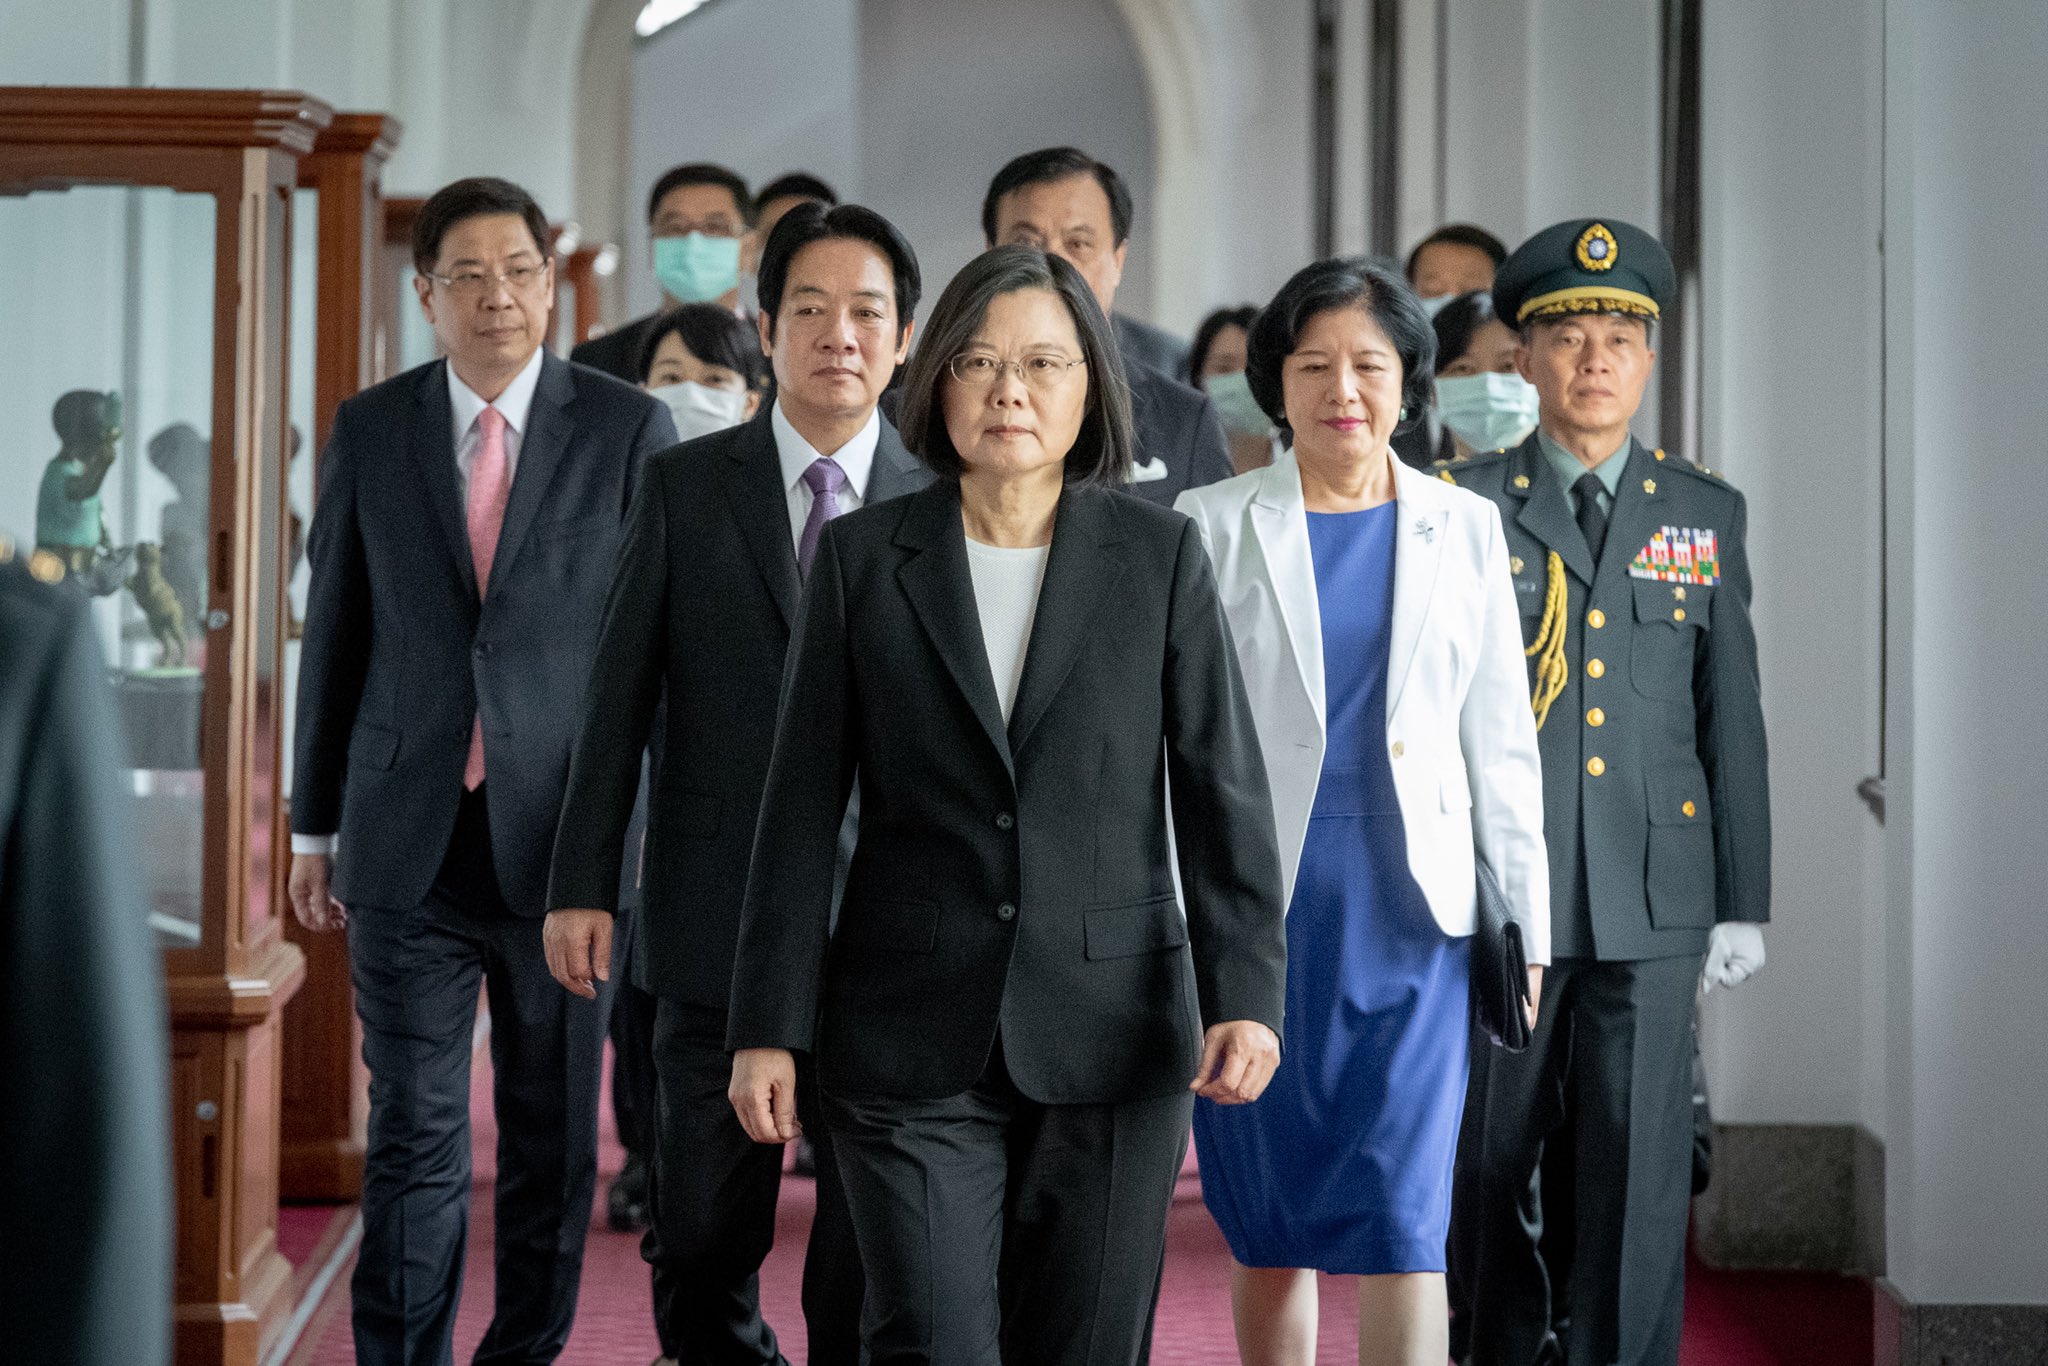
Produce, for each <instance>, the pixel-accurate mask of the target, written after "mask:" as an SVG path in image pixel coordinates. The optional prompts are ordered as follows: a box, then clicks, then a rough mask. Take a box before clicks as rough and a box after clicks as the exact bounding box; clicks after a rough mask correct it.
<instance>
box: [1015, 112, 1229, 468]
mask: <svg viewBox="0 0 2048 1366" xmlns="http://www.w3.org/2000/svg"><path fill="white" fill-rule="evenodd" d="M1131 217H1132V209H1131V192H1130V190H1129V188H1128V187H1126V186H1125V185H1124V182H1123V178H1122V177H1121V176H1119V175H1117V173H1116V172H1115V171H1113V170H1111V169H1110V168H1109V167H1107V166H1105V165H1103V164H1102V163H1101V162H1099V161H1097V160H1096V159H1095V158H1093V157H1091V156H1089V155H1088V154H1087V153H1086V152H1082V151H1078V150H1076V149H1075V148H1072V147H1047V148H1045V149H1043V150H1042V151H1037V152H1026V153H1025V154H1024V155H1023V156H1020V157H1017V158H1016V159H1014V160H1012V161H1011V162H1009V163H1008V164H1007V165H1005V166H1004V167H1003V169H1002V170H1000V171H997V172H996V176H995V179H994V180H992V181H990V182H989V187H988V194H987V195H986V196H985V197H984V198H983V199H982V203H981V231H982V236H983V237H984V238H985V239H986V241H987V243H988V245H989V246H991V247H998V246H1002V247H1036V248H1038V249H1039V250H1040V251H1046V252H1051V253H1052V254H1053V255H1055V256H1058V257H1061V258H1063V259H1064V260H1065V261H1066V262H1067V263H1068V264H1069V265H1071V266H1073V267H1074V269H1076V270H1078V271H1080V272H1081V277H1082V278H1083V279H1085V280H1086V281H1087V282H1088V287H1089V288H1090V289H1092V290H1093V291H1094V292H1095V301H1096V302H1097V303H1099V304H1101V305H1102V312H1103V314H1104V315H1105V316H1108V317H1112V318H1114V319H1115V326H1116V331H1117V349H1118V350H1119V351H1120V352H1121V353H1122V358H1123V363H1124V375H1125V377H1126V378H1128V379H1129V381H1130V385H1131V426H1132V428H1133V430H1135V431H1136V432H1137V436H1138V460H1137V464H1136V466H1135V468H1134V469H1133V470H1132V473H1131V492H1133V493H1135V494H1137V495H1139V496H1140V497H1143V498H1148V499H1150V500H1151V501H1153V502H1155V503H1158V504H1160V505H1162V506H1164V507H1172V506H1173V500H1174V499H1176V498H1178V497H1179V496H1180V495H1181V494H1182V492H1184V491H1185V490H1187V489H1192V488H1200V487H1201V486H1202V485H1204V484H1213V483H1215V482H1216V481H1217V480H1219V479H1228V478H1230V476H1231V475H1232V474H1233V473H1234V472H1235V471H1234V469H1233V468H1232V466H1231V463H1230V445H1229V442H1228V441H1227V440H1225V438H1224V435H1223V423H1222V421H1221V419H1219V418H1218V417H1217V416H1216V407H1215V405H1214V404H1213V403H1211V402H1210V401H1209V397H1208V395H1206V394H1202V393H1198V392H1197V391H1195V390H1193V389H1190V388H1188V387H1187V386H1186V385H1185V384H1182V383H1180V382H1179V381H1178V380H1175V379H1174V378H1173V377H1172V376H1171V375H1169V374H1167V373H1166V372H1165V371H1163V370H1160V369H1157V368H1155V367H1154V366H1153V365H1151V364H1148V363H1147V362H1146V361H1145V360H1144V359H1143V355H1144V354H1145V353H1146V352H1147V351H1151V350H1154V347H1153V345H1152V342H1153V341H1155V340H1156V335H1155V334H1156V329H1152V328H1142V327H1134V326H1133V325H1132V324H1131V322H1130V321H1129V320H1127V319H1124V318H1120V317H1116V315H1115V314H1113V313H1112V312H1111V310H1112V309H1113V308H1114V307H1115V305H1116V291H1117V286H1118V285H1119V284H1121V283H1122V281H1123V277H1124V258H1125V255H1126V254H1127V253H1128V252H1129V250H1130V245H1131V243H1130V238H1131Z"/></svg>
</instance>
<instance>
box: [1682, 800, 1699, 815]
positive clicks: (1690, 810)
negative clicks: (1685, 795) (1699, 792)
mask: <svg viewBox="0 0 2048 1366" xmlns="http://www.w3.org/2000/svg"><path fill="white" fill-rule="evenodd" d="M1678 809H1679V810H1680V811H1683V812H1684V813H1685V814H1686V817H1687V818H1688V819H1690V818H1691V817H1693V816H1695V815H1697V814H1699V808H1698V807H1696V806H1694V805H1693V804H1692V803H1691V802H1687V803H1686V804H1685V805H1684V806H1681V807H1679V808H1678Z"/></svg>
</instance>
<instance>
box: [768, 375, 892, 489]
mask: <svg viewBox="0 0 2048 1366" xmlns="http://www.w3.org/2000/svg"><path fill="white" fill-rule="evenodd" d="M769 426H770V427H771V428H773V430H774V432H775V453H776V455H778V456H779V457H781V460H782V490H783V492H784V493H789V492H793V491H794V490H795V488H796V485H797V481H798V480H800V479H802V478H803V477H804V471H805V470H807V469H809V468H810V467H811V465H812V464H813V463H815V462H816V461H818V460H820V459H823V456H822V455H821V454H820V453H819V451H818V449H817V448H816V447H815V446H813V445H811V443H810V442H808V441H806V440H804V438H803V434H802V433H801V432H799V431H797V429H796V427H795V425H794V424H792V423H791V422H790V420H789V419H788V418H787V417H785V416H784V415H783V412H782V401H781V400H780V399H777V400H776V402H775V411H774V413H773V414H772V415H771V417H770V418H769ZM881 439H882V415H881V414H880V413H879V412H876V411H870V412H869V413H868V421H867V425H866V426H865V427H862V428H861V429H860V430H859V431H858V432H856V433H855V434H854V437H853V439H852V440H851V441H848V442H847V443H846V444H845V445H844V446H841V447H840V448H839V449H838V450H836V451H834V452H832V460H833V463H834V464H836V465H838V466H839V468H840V469H841V470H844V471H845V472H846V484H847V487H848V488H850V489H852V490H853V495H854V497H856V498H859V499H860V500H861V501H863V502H865V501H867V496H868V476H869V475H870V474H872V473H873V472H874V468H875V447H876V445H877V444H878V443H880V441H881Z"/></svg>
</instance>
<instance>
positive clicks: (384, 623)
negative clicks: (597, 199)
mask: <svg viewBox="0 0 2048 1366" xmlns="http://www.w3.org/2000/svg"><path fill="white" fill-rule="evenodd" d="M546 243H547V219H546V218H545V217H544V216H543V215H542V213H541V211H540V207H539V206H538V205H536V204H535V203H534V202H533V199H532V198H531V197H530V196H529V195H528V194H527V193H526V192H525V191H524V190H522V189H520V188H519V187H518V186H516V185H513V184H510V183H509V182H506V181H503V180H492V179H476V180H462V181H457V182H456V183H455V184H453V185H450V186H448V187H447V188H445V189H443V190H441V191H440V192H439V193H437V194H435V195H434V196H433V197H432V198H431V199H429V200H428V201H427V202H426V204H425V205H424V206H423V207H422V208H421V210H420V214H419V218H418V219H417V221H416V223H415V225H414V228H413V263H414V266H415V267H416V269H417V270H418V277H417V279H416V280H415V282H414V283H415V286H416V288H417V290H418V292H419V300H420V308H421V310H422V311H423V312H424V313H425V314H426V317H427V321H428V322H429V323H431V324H432V326H433V328H434V335H435V337H436V338H437V339H438V340H439V342H440V344H441V349H442V351H443V352H445V353H446V357H447V358H446V359H445V360H437V361H434V362H432V363H431V364H428V365H423V366H420V367H419V368H418V369H415V370H411V371H408V372H406V373H405V374H402V375H399V376H398V377H396V378H395V379H390V380H387V381H385V382H384V383H382V384H380V385H377V386H376V387H375V388H372V389H369V390H366V391H364V392H363V393H361V394H358V395H356V396H355V397H354V398H352V399H350V400H348V401H347V402H346V403H344V404H342V405H341V408H340V410H339V411H338V412H337V413H336V415H335V420H334V432H333V435H332V437H331V438H330V439H329V441H328V443H327V448H326V450H325V452H324V453H323V454H322V457H321V469H320V495H319V499H318V502H317V504H316V506H315V508H314V514H313V528H312V535H311V538H310V539H309V541H308V545H307V549H308V552H309V556H310V559H311V565H312V586H311V589H310V591H309V594H308V598H307V606H306V633H305V640H304V645H303V652H302V653H301V655H300V662H299V693H298V697H299V701H298V729H297V734H296V736H295V745H296V751H295V754H296V764H295V769H294V785H293V790H292V792H291V817H292V853H293V859H292V872H291V898H292V908H293V911H294V912H295V913H296V914H297V916H298V918H299V920H300V921H301V922H302V923H303V924H305V925H306V926H307V927H309V928H311V929H315V930H332V929H336V928H340V927H342V926H343V925H346V927H347V930H348V941H349V963H350V970H351V975H352V977H353V979H354V982H355V994H356V1012H357V1014H358V1015H360V1016H361V1017H362V1023H363V1057H364V1060H365V1061H366V1062H367V1063H368V1064H369V1068H370V1133H369V1151H368V1153H367V1155H366V1158H365V1162H364V1172H363V1243H362V1252H361V1255H360V1256H359V1257H358V1259H357V1263H356V1271H355V1281H354V1287H353V1288H354V1295H353V1312H354V1320H355V1341H356V1360H357V1361H358V1362H361V1363H364V1366H386V1363H389V1364H390V1366H399V1364H400V1363H404V1366H412V1364H413V1363H424V1362H447V1361H448V1360H450V1354H451V1350H452V1335H453V1332H454V1327H455V1310H456V1301H457V1299H458V1297H459V1292H460V1289H461V1284H462V1263H463V1249H464V1243H465V1239H466V1234H467V1228H468V1214H469V1202H470V1138H469V1061H470V1056H471V1052H472V1049H473V1047H474V1043H473V1041H474V1038H475V1024H476V1014H477V992H478V988H479V986H480V985H481V987H482V988H483V989H484V990H485V991H486V992H488V994H489V999H490V1007H491V1061H492V1065H493V1073H494V1085H495V1093H494V1101H495V1105H496V1110H497V1120H498V1134H499V1139H498V1182H497V1192H496V1196H497V1200H496V1215H497V1229H496V1232H497V1276H496V1310H495V1313H494V1316H493V1318H492V1320H491V1325H490V1328H489V1330H488V1331H487V1332H486V1333H485V1334H484V1338H483V1342H482V1344H481V1345H480V1346H479V1347H478V1348H477V1354H476V1360H477V1361H478V1362H479V1363H492V1364H494V1366H495V1363H506V1364H507V1366H510V1364H511V1363H519V1366H528V1363H533V1362H548V1361H552V1360H554V1358H555V1356H556V1354H557V1353H559V1352H560V1351H561V1349H562V1345H563V1343H564V1342H566V1341H567V1340H568V1337H569V1325H570V1321H571V1319H572V1318H573V1316H574V1314H575V1309H576V1287H577V1282H578V1279H579V1277H580V1275H581V1272H582V1266H583V1235H584V1231H585V1230H586V1229H587V1228H588V1226H589V1222H590V1203H591V1193H592V1190H593V1188H594V1187H595V1184H596V1180H597V1090H598V1076H599V1067H600V1061H601V1058H602V1049H603V1041H604V1021H605V1017H604V1014H603V1009H602V1006H603V1003H602V1002H586V1001H578V1000H572V999H570V998H568V997H566V996H564V995H563V994H562V992H561V990H560V989H559V988H557V987H556V986H555V985H554V983H553V982H552V981H550V980H549V977H548V972H547V967H546V962H545V959H544V956H543V953H542V946H541V924H542V920H541V917H542V913H543V912H544V911H545V910H546V908H547V903H546V899H545V895H544V893H545V890H546V882H547V852H548V848H549V844H550V842H551V841H552V839H553V836H554V828H555V823H556V818H557V815H558V813H559V812H560V810H561V804H562V785H563V781H564V779H565V777H566V774H567V768H568V752H569V742H570V739H571V738H572V734H573V727H574V719H573V718H574V716H575V713H576V706H577V703H578V702H579V701H580V700H581V698H582V695H583V689H584V684H585V682H586V680H587V678H588V676H589V673H590V665H591V659H592V657H593V656H594V654H595V652H596V645H597V619H598V614H599V612H600V610H601V609H602V606H603V603H604V594H605V590H606V588H607V586H608V585H609V583H610V582H611V568H612V563H613V560H614V559H615V558H616V555H617V551H618V546H619V542H620V539H621V537H622V535H623V532H624V523H625V517H626V509H627V507H628V506H629V505H630V503H631V501H632V498H633V494H634V490H635V488H636V486H637V484H638V482H639V478H640V470H641V468H642V466H643V464H644V462H645V460H646V458H647V457H648V456H649V455H650V454H652V453H653V452H654V451H656V450H659V449H660V448H661V447H663V446H667V445H671V444H673V443H674V441H675V427H674V425H673V423H672V422H671V421H670V418H669V414H668V409H667V408H666V407H664V406H663V405H662V404H661V403H660V402H659V401H657V400H655V399H653V398H650V397H649V396H648V395H646V394H644V393H642V392H640V391H639V390H638V389H636V388H633V387H632V386H630V385H627V384H622V383H620V382H619V381H617V380H615V379H612V378H611V377H610V376H608V375H604V374H600V373H599V372H597V371H595V370H590V369H587V368H585V367H583V366H580V365H571V364H569V363H567V362H565V361H562V360H559V359H557V358H555V357H553V356H551V355H549V354H548V353H547V352H546V351H545V350H543V349H542V346H541V341H542V339H543V338H544V337H545V336H546V335H547V327H548V314H549V308H550V301H551V300H552V298H553V294H554V274H553V269H552V266H551V263H550V260H549V257H548V253H547V246H546ZM616 843H617V842H616V841H615V847H614V849H613V853H614V855H615V856H616V854H617V852H618V850H617V847H616Z"/></svg>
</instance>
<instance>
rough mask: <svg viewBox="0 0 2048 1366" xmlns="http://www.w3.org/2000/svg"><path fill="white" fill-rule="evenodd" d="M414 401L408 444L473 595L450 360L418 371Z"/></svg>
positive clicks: (473, 576)
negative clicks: (415, 411)
mask: <svg viewBox="0 0 2048 1366" xmlns="http://www.w3.org/2000/svg"><path fill="white" fill-rule="evenodd" d="M413 401H414V402H415V403H417V404H418V405H419V409H420V412H419V418H418V420H417V421H415V422H414V423H413V424H412V427H411V430H410V431H409V432H408V434H407V444H408V445H410V446H411V448H412V455H413V460H414V462H415V463H416V464H417V465H418V466H419V472H420V479H421V481H422V482H423V483H425V485H426V488H427V501H428V502H429V503H431V504H433V507H434V513H435V516H436V517H437V518H438V519H439V521H440V523H441V530H442V532H443V533H444V534H445V535H446V536H447V538H448V553H449V554H450V555H451V556H452V557H453V558H454V561H455V573H456V575H457V577H459V578H460V579H461V580H462V584H463V587H464V588H466V589H468V591H469V596H470V599H471V600H472V601H474V600H475V599H476V597H477V590H476V566H475V565H474V564H473V563H472V562H471V560H470V554H469V519H468V518H467V517H466V516H465V515H464V514H463V509H462V485H461V482H460V480H458V479H457V477H456V472H455V433H454V425H455V409H454V407H453V406H452V405H451V404H450V403H449V402H448V362H446V361H442V362H441V363H440V364H438V365H429V366H427V367H425V368H424V369H423V370H422V371H421V372H420V379H419V387H418V389H416V390H415V391H414V393H413Z"/></svg>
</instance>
